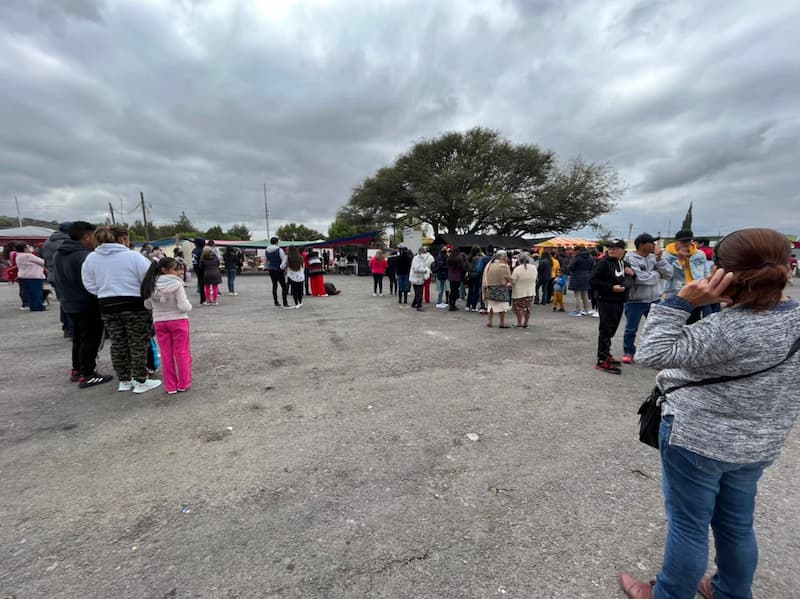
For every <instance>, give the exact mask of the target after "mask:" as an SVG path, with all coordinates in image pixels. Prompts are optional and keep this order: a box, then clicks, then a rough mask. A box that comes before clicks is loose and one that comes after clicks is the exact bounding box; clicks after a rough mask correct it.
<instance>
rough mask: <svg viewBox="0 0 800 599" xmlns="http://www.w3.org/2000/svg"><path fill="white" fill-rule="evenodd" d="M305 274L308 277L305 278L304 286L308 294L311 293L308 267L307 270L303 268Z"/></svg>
mask: <svg viewBox="0 0 800 599" xmlns="http://www.w3.org/2000/svg"><path fill="white" fill-rule="evenodd" d="M303 274H304V275H305V276H306V278H305V279H303V288H304V289H305V290H306V295H311V291H310V290H309V289H310V288H309V285H310V284H311V283H310V281H309V280H308V278H309V277H308V269H307V268H306V269H305V270H303Z"/></svg>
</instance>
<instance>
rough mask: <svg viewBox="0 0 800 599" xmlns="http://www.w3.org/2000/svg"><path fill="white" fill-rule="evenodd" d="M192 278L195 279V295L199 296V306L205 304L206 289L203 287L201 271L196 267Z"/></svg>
mask: <svg viewBox="0 0 800 599" xmlns="http://www.w3.org/2000/svg"><path fill="white" fill-rule="evenodd" d="M193 270H194V276H195V279H197V293H199V294H200V305H201V306H202V305H203V304H205V303H206V289H205V287H204V286H203V269H202V268H199V267H197V266H195V267H194V269H193Z"/></svg>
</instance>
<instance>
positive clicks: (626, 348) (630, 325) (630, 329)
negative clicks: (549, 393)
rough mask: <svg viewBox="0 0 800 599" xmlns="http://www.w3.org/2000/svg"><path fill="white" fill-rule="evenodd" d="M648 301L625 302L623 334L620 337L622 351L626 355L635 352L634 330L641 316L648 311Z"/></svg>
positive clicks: (637, 328)
mask: <svg viewBox="0 0 800 599" xmlns="http://www.w3.org/2000/svg"><path fill="white" fill-rule="evenodd" d="M652 305H653V304H651V303H650V302H628V303H627V304H625V334H624V336H623V337H622V352H623V353H624V354H625V355H626V356H633V355H634V354H636V332H637V331H638V330H639V323H640V322H641V321H642V317H643V316H644V317H647V315H648V314H649V313H650V306H652Z"/></svg>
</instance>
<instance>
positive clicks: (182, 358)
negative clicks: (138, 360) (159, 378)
mask: <svg viewBox="0 0 800 599" xmlns="http://www.w3.org/2000/svg"><path fill="white" fill-rule="evenodd" d="M155 327H156V340H157V341H158V348H159V349H160V350H161V370H162V372H163V374H164V388H165V389H166V390H167V391H168V392H169V391H177V390H178V389H188V388H189V387H191V386H192V349H191V347H190V346H189V319H188V318H181V319H178V320H164V321H161V322H157V323H155Z"/></svg>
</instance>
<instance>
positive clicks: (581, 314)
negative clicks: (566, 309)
mask: <svg viewBox="0 0 800 599" xmlns="http://www.w3.org/2000/svg"><path fill="white" fill-rule="evenodd" d="M553 310H555V308H553ZM569 315H570V316H586V312H581V311H580V310H573V311H572V312H570V313H569Z"/></svg>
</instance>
